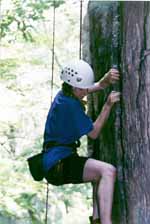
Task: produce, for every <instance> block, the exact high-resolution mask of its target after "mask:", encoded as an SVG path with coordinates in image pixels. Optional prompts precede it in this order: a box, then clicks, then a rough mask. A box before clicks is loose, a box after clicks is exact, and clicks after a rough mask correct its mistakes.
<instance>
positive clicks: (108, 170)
mask: <svg viewBox="0 0 150 224" xmlns="http://www.w3.org/2000/svg"><path fill="white" fill-rule="evenodd" d="M116 173H117V171H116V168H115V167H114V166H113V165H111V164H108V165H107V166H106V167H105V169H104V172H103V176H107V177H110V178H113V179H115V178H116Z"/></svg>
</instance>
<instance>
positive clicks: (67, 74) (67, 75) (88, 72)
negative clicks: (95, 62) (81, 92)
mask: <svg viewBox="0 0 150 224" xmlns="http://www.w3.org/2000/svg"><path fill="white" fill-rule="evenodd" d="M60 78H61V79H62V80H63V81H64V82H66V83H68V84H69V85H71V86H74V87H77V88H81V89H86V88H90V87H92V86H93V85H94V73H93V70H92V68H91V66H90V65H89V64H88V63H87V62H85V61H83V60H75V61H71V62H69V63H67V64H66V65H65V66H64V68H63V69H62V71H61V75H60Z"/></svg>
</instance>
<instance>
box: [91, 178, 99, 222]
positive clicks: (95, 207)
mask: <svg viewBox="0 0 150 224" xmlns="http://www.w3.org/2000/svg"><path fill="white" fill-rule="evenodd" d="M92 185H93V219H94V220H95V219H98V218H99V209H98V197H97V189H98V185H99V182H93V184H92Z"/></svg>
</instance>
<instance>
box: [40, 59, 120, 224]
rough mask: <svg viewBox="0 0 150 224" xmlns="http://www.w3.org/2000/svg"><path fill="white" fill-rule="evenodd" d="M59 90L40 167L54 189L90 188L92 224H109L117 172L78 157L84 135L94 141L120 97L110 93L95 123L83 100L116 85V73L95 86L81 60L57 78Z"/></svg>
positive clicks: (52, 106)
mask: <svg viewBox="0 0 150 224" xmlns="http://www.w3.org/2000/svg"><path fill="white" fill-rule="evenodd" d="M60 77H61V79H62V80H63V84H62V89H61V90H60V91H59V92H58V93H57V95H56V97H55V98H54V101H53V103H52V105H51V107H50V110H49V112H48V116H47V120H46V124H45V131H44V143H43V150H44V154H43V167H44V172H45V178H46V180H47V181H48V182H49V183H51V184H53V185H62V184H68V183H73V184H77V183H85V182H92V183H95V184H93V186H94V187H93V217H92V218H91V223H100V220H101V223H102V224H112V221H111V209H112V201H113V191H114V182H115V176H116V169H115V167H114V166H112V165H111V164H108V163H106V162H102V161H98V160H95V159H92V158H88V157H82V156H79V155H78V153H77V147H79V146H80V141H79V139H80V138H81V137H82V136H83V135H87V136H88V137H90V138H92V139H96V138H97V137H98V136H99V134H100V132H101V130H102V128H103V126H104V124H105V122H106V121H107V119H108V117H109V114H110V111H111V108H112V106H113V105H114V104H115V103H116V102H118V101H119V100H120V93H119V92H116V91H112V92H111V93H110V94H109V96H108V98H107V100H106V102H105V104H104V106H103V108H102V111H101V112H100V114H99V116H98V117H97V119H96V121H95V122H92V120H91V119H90V118H89V117H88V116H87V115H86V114H85V110H84V107H85V106H84V104H83V101H82V100H83V98H84V96H86V95H87V94H90V93H93V92H96V91H99V90H102V89H104V88H105V87H107V86H109V85H110V84H112V83H116V82H117V81H118V80H119V72H118V70H116V69H110V70H109V71H108V72H107V73H106V74H105V75H104V77H103V78H102V79H101V80H100V81H99V82H97V83H94V73H93V70H92V68H91V67H90V65H89V64H88V63H86V62H85V61H83V60H75V61H71V62H69V63H67V64H66V66H64V68H63V69H62V71H61V74H60Z"/></svg>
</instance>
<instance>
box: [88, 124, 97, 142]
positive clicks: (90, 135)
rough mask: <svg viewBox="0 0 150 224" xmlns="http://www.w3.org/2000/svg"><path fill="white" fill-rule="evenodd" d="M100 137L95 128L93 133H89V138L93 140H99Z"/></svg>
mask: <svg viewBox="0 0 150 224" xmlns="http://www.w3.org/2000/svg"><path fill="white" fill-rule="evenodd" d="M98 135H99V133H98V131H97V130H96V128H95V127H94V128H93V130H92V131H90V132H89V133H88V137H89V138H91V139H93V140H95V139H97V137H98Z"/></svg>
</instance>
